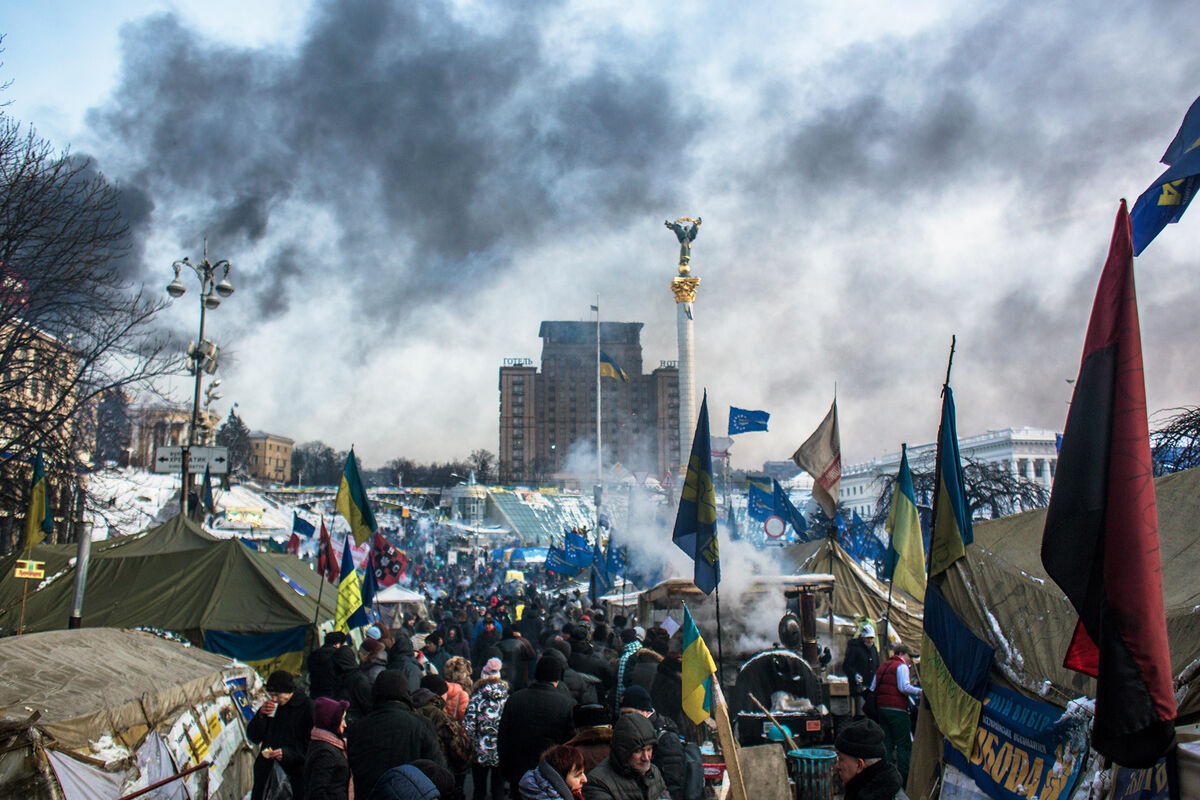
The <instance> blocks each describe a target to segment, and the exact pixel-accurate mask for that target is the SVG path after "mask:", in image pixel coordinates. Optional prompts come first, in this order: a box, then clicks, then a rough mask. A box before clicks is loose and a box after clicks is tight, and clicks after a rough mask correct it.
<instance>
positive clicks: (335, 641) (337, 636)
mask: <svg viewBox="0 0 1200 800" xmlns="http://www.w3.org/2000/svg"><path fill="white" fill-rule="evenodd" d="M345 643H346V634H344V633H342V632H341V631H330V632H329V633H327V634H325V644H327V645H329V646H330V647H333V646H335V645H340V644H345Z"/></svg>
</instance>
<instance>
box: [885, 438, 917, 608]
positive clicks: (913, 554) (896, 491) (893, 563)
mask: <svg viewBox="0 0 1200 800" xmlns="http://www.w3.org/2000/svg"><path fill="white" fill-rule="evenodd" d="M883 527H884V529H885V530H886V531H887V532H888V533H889V534H890V535H891V539H889V541H888V551H887V556H886V557H885V558H884V565H883V577H884V580H889V581H891V582H892V585H893V586H898V587H900V588H901V589H903V590H904V591H906V592H908V593H909V594H911V595H912V596H913V597H923V596H924V595H925V545H924V543H923V542H922V541H921V517H920V515H918V513H917V494H916V492H915V491H913V482H912V471H911V470H910V469H909V467H908V445H904V446H903V448H902V450H901V453H900V472H899V473H898V474H897V475H896V484H895V486H894V487H893V488H892V507H891V508H889V509H888V515H887V521H886V522H884V523H883Z"/></svg>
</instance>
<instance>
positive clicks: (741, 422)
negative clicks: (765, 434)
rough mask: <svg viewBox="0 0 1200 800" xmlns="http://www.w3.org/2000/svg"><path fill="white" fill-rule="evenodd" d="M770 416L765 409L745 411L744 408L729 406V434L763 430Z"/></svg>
mask: <svg viewBox="0 0 1200 800" xmlns="http://www.w3.org/2000/svg"><path fill="white" fill-rule="evenodd" d="M770 418H771V415H770V414H768V413H767V412H766V411H747V410H746V409H744V408H737V407H736V406H730V407H729V435H730V436H733V435H734V434H737V433H750V432H751V431H765V430H766V429H767V420H769V419H770Z"/></svg>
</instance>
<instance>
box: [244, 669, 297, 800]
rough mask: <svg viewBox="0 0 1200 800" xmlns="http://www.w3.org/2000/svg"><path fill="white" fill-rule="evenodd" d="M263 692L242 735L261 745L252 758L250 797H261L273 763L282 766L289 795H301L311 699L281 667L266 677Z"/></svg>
mask: <svg viewBox="0 0 1200 800" xmlns="http://www.w3.org/2000/svg"><path fill="white" fill-rule="evenodd" d="M267 696H268V697H269V699H268V700H267V702H265V703H263V704H262V705H261V706H259V709H258V711H257V712H256V713H255V715H254V719H252V720H250V723H249V724H248V725H247V726H246V737H247V738H248V739H249V740H250V741H251V742H253V743H254V744H261V745H262V749H261V750H260V752H259V755H258V758H256V759H254V788H253V790H252V791H251V792H250V800H261V798H262V796H263V792H264V791H265V790H266V788H267V780H268V778H269V777H270V775H271V772H272V771H273V770H274V767H275V765H276V764H279V765H280V766H281V767H283V771H284V772H285V773H286V774H287V776H288V780H290V781H291V783H292V793H293V795H294V796H295V797H304V757H305V755H306V754H307V753H308V735H309V731H311V730H312V726H313V704H312V700H309V699H308V695H306V694H304V692H302V691H300V690H299V689H298V688H296V681H295V679H294V678H292V674H291V673H290V672H287V671H286V670H282V669H280V670H276V671H275V672H272V673H271V675H270V676H269V677H268V678H267Z"/></svg>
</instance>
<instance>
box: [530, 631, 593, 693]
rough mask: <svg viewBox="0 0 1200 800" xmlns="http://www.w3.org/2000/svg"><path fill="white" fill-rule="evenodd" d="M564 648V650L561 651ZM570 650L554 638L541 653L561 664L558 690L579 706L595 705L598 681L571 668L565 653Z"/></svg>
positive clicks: (560, 640)
mask: <svg viewBox="0 0 1200 800" xmlns="http://www.w3.org/2000/svg"><path fill="white" fill-rule="evenodd" d="M564 650H565V651H566V652H563V651H564ZM570 650H571V648H570V646H569V645H568V644H567V643H566V642H564V641H563V640H562V639H556V640H554V641H553V642H551V643H550V646H549V647H547V648H546V651H545V653H544V654H543V655H548V656H550V657H551V658H556V659H558V660H559V662H560V663H561V664H562V666H563V677H562V680H561V681H559V683H558V690H559V691H560V692H562V693H563V694H565V695H568V696H569V697H570V698H571V699H572V700H574V701H575V702H576V703H578V704H579V705H581V706H590V705H596V704H598V703H599V702H600V693H599V692H598V691H597V687H598V686H599V685H600V681H599V680H597V679H596V678H594V677H592V676H591V675H581V674H580V673H578V672H576V671H575V670H573V669H571V667H570V666H569V665H568V663H567V655H568V654H569V653H570Z"/></svg>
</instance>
